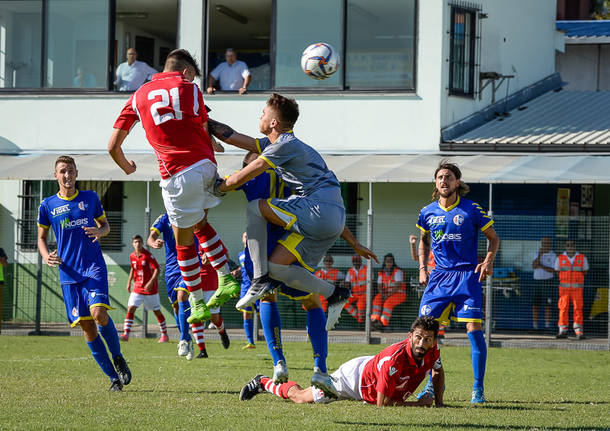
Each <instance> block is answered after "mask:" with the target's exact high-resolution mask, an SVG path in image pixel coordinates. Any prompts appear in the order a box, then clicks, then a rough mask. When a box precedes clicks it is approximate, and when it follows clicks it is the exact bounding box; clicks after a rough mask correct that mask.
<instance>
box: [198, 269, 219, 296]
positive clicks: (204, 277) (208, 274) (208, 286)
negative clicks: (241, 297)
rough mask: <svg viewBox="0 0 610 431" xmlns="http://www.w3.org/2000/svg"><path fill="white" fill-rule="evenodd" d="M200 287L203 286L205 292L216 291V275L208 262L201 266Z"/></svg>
mask: <svg viewBox="0 0 610 431" xmlns="http://www.w3.org/2000/svg"><path fill="white" fill-rule="evenodd" d="M201 285H202V286H205V290H216V289H218V274H217V273H216V270H215V269H214V267H212V265H210V263H209V262H206V263H205V264H204V265H201Z"/></svg>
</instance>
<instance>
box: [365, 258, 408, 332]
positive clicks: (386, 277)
mask: <svg viewBox="0 0 610 431" xmlns="http://www.w3.org/2000/svg"><path fill="white" fill-rule="evenodd" d="M377 288H378V289H379V293H378V294H377V295H375V298H374V299H373V312H372V313H371V321H372V322H373V325H374V326H376V327H377V329H383V328H385V327H387V326H388V325H389V324H390V319H391V318H392V310H394V307H396V306H397V305H400V304H402V303H403V302H405V301H406V300H407V291H406V285H405V282H404V277H403V274H402V271H401V269H400V268H398V267H397V266H396V261H395V260H394V255H393V254H392V253H388V254H386V255H385V256H384V257H383V268H382V269H381V271H379V273H378V276H377Z"/></svg>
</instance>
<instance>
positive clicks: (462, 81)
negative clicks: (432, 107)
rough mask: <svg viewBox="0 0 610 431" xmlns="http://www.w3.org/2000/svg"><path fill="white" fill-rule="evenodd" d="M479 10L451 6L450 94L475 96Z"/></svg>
mask: <svg viewBox="0 0 610 431" xmlns="http://www.w3.org/2000/svg"><path fill="white" fill-rule="evenodd" d="M476 22H477V10H476V9H469V8H464V7H462V6H459V5H453V6H451V30H450V32H449V34H450V46H449V94H453V95H464V96H471V97H474V76H475V75H474V70H475V66H476V60H475V46H476V37H477V34H476Z"/></svg>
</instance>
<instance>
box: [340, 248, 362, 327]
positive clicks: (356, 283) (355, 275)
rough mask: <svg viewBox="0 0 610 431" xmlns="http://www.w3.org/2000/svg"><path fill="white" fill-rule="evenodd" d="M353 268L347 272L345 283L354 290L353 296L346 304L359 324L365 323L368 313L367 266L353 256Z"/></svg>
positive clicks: (347, 309)
mask: <svg viewBox="0 0 610 431" xmlns="http://www.w3.org/2000/svg"><path fill="white" fill-rule="evenodd" d="M352 264H353V265H354V266H352V267H351V268H350V269H349V270H348V271H347V276H346V277H345V282H346V283H349V284H350V285H351V288H352V296H351V297H350V298H349V300H348V301H347V304H345V311H347V312H348V313H349V314H350V315H351V316H352V317H353V318H354V319H356V320H357V321H358V323H364V315H365V313H366V266H362V258H361V257H360V256H359V255H357V254H355V255H354V256H352Z"/></svg>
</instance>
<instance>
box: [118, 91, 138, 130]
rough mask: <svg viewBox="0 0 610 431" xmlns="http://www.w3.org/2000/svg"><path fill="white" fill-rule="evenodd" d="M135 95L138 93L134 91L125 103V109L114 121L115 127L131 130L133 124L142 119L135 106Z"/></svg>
mask: <svg viewBox="0 0 610 431" xmlns="http://www.w3.org/2000/svg"><path fill="white" fill-rule="evenodd" d="M135 97H136V93H133V94H132V95H131V97H130V98H129V100H128V101H127V103H126V104H125V106H124V107H123V110H122V111H121V113H120V114H119V117H118V118H117V119H116V121H115V122H114V128H115V129H121V130H131V128H132V127H133V125H134V124H135V123H137V122H138V121H140V117H138V114H137V112H136V111H135V110H134V108H133V104H134V98H135Z"/></svg>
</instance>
